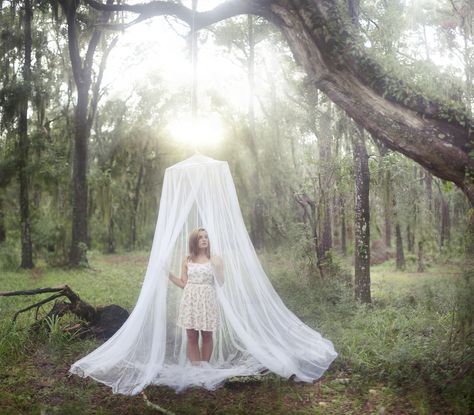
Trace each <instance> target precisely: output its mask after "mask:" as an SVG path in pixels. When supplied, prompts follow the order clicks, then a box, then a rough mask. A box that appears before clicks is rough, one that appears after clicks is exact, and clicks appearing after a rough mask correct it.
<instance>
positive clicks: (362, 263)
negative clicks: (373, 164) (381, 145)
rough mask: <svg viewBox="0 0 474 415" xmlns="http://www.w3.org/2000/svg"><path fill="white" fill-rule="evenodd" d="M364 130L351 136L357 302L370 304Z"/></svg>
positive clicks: (368, 178)
mask: <svg viewBox="0 0 474 415" xmlns="http://www.w3.org/2000/svg"><path fill="white" fill-rule="evenodd" d="M363 134H364V133H363V130H362V128H358V129H357V130H355V131H353V132H352V134H351V138H352V148H353V157H354V175H355V184H356V186H355V190H356V191H355V220H354V228H355V247H354V254H355V298H356V299H357V300H358V301H361V302H362V303H370V302H371V298H370V204H369V183H370V176H369V156H368V154H367V149H366V147H365V141H364V135H363Z"/></svg>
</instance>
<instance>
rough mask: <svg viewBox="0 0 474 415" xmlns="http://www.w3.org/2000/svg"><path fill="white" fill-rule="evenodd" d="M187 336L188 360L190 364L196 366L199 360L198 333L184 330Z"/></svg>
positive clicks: (192, 330)
mask: <svg viewBox="0 0 474 415" xmlns="http://www.w3.org/2000/svg"><path fill="white" fill-rule="evenodd" d="M186 334H187V335H188V358H189V360H190V361H191V364H193V365H196V364H198V362H199V360H200V356H199V331H197V330H194V329H186Z"/></svg>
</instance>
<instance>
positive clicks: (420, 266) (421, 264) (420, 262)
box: [418, 241, 425, 272]
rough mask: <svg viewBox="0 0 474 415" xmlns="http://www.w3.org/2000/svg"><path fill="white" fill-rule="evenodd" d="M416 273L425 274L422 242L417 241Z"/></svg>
mask: <svg viewBox="0 0 474 415" xmlns="http://www.w3.org/2000/svg"><path fill="white" fill-rule="evenodd" d="M418 272H425V259H424V254H423V242H422V241H418Z"/></svg>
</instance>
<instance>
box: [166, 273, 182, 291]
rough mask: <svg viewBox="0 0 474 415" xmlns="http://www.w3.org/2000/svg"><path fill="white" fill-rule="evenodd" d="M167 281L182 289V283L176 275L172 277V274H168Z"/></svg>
mask: <svg viewBox="0 0 474 415" xmlns="http://www.w3.org/2000/svg"><path fill="white" fill-rule="evenodd" d="M168 279H169V280H170V281H171V282H172V283H173V284H175V285H177V286H178V287H180V288H184V285H185V284H184V283H183V280H182V279H181V278H178V277H177V276H176V275H174V274H173V273H172V272H170V273H169V274H168Z"/></svg>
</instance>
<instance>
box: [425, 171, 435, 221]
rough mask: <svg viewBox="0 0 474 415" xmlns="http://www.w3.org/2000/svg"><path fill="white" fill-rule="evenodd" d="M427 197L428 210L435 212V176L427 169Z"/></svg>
mask: <svg viewBox="0 0 474 415" xmlns="http://www.w3.org/2000/svg"><path fill="white" fill-rule="evenodd" d="M425 187H426V198H427V200H428V203H427V204H428V210H429V211H430V212H433V176H431V173H430V172H428V171H427V170H425Z"/></svg>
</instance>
